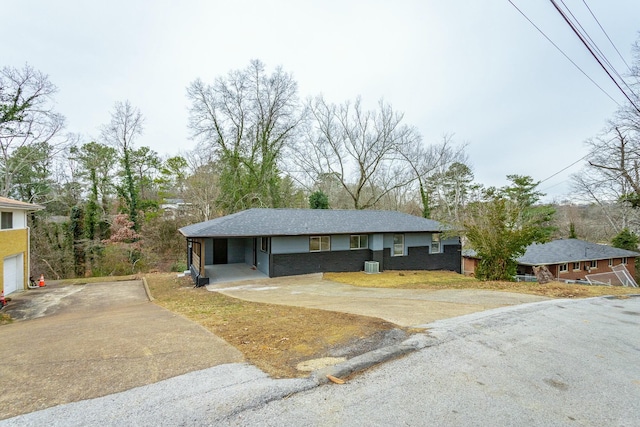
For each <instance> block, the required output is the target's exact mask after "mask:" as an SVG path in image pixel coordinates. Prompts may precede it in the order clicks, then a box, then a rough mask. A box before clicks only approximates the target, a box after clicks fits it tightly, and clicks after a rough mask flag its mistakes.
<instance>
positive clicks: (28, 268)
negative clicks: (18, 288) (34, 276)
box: [22, 217, 31, 290]
mask: <svg viewBox="0 0 640 427" xmlns="http://www.w3.org/2000/svg"><path fill="white" fill-rule="evenodd" d="M26 219H27V218H26V217H25V221H26ZM25 283H31V227H29V226H28V225H27V277H23V278H22V289H23V290H24V287H25V286H24V285H25Z"/></svg>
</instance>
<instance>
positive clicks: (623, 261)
mask: <svg viewBox="0 0 640 427" xmlns="http://www.w3.org/2000/svg"><path fill="white" fill-rule="evenodd" d="M627 261H629V260H628V259H627V257H624V258H622V263H623V264H624V265H627Z"/></svg>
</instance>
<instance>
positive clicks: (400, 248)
mask: <svg viewBox="0 0 640 427" xmlns="http://www.w3.org/2000/svg"><path fill="white" fill-rule="evenodd" d="M391 255H392V256H403V255H404V234H394V235H393V253H392V254H391Z"/></svg>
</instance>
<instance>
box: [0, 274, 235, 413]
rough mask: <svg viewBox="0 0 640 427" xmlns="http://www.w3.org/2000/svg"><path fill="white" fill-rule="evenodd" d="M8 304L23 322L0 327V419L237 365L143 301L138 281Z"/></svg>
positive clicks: (229, 352)
mask: <svg viewBox="0 0 640 427" xmlns="http://www.w3.org/2000/svg"><path fill="white" fill-rule="evenodd" d="M12 297H14V301H12V302H11V303H10V304H11V305H12V306H13V305H14V306H15V307H16V310H15V312H14V315H15V317H16V318H21V317H26V318H27V320H22V321H15V322H14V323H12V324H8V325H3V326H0V342H1V343H2V344H1V345H0V378H1V381H0V419H4V418H7V417H11V416H14V415H18V414H22V413H27V412H31V411H35V410H39V409H43V408H47V407H50V406H55V405H58V404H62V403H68V402H74V401H79V400H83V399H89V398H94V397H99V396H104V395H108V394H111V393H116V392H120V391H124V390H128V389H131V388H133V387H138V386H142V385H146V384H151V383H154V382H157V381H160V380H163V379H166V378H170V377H174V376H177V375H181V374H184V373H187V372H191V371H195V370H199V369H205V368H209V367H212V366H215V365H220V364H224V363H233V362H241V361H242V360H243V358H242V355H241V353H240V352H239V351H238V350H237V349H235V348H233V347H231V346H230V345H229V344H227V343H226V342H225V341H223V340H222V339H220V338H218V337H217V336H215V335H213V334H212V333H210V332H208V331H207V330H205V329H204V328H203V327H201V326H199V325H197V324H196V323H194V322H191V321H189V320H187V319H185V318H183V317H181V316H178V315H175V314H173V313H171V312H169V311H168V310H165V309H163V308H161V307H158V306H157V305H155V304H153V303H151V302H149V300H148V299H147V296H146V294H145V291H144V287H143V285H142V282H141V281H127V282H105V283H95V284H86V285H67V286H56V285H53V286H47V287H46V288H44V289H37V290H32V291H28V292H25V293H22V294H17V295H12ZM8 308H10V307H8ZM8 312H9V313H11V311H8ZM12 316H13V315H12Z"/></svg>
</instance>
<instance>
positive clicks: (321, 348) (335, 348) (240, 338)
mask: <svg viewBox="0 0 640 427" xmlns="http://www.w3.org/2000/svg"><path fill="white" fill-rule="evenodd" d="M147 283H148V285H149V289H150V291H151V294H152V295H153V297H154V299H155V301H154V302H156V303H157V304H159V305H161V306H163V307H165V308H167V309H169V310H171V311H173V312H176V313H179V314H181V315H183V316H185V317H187V318H189V319H191V320H193V321H195V322H198V323H199V324H201V325H202V326H204V327H205V328H207V329H208V330H210V331H211V332H213V333H214V334H216V335H218V336H219V337H221V338H223V339H224V340H225V341H227V342H228V343H230V344H232V345H233V346H234V347H236V348H237V349H238V350H240V351H241V352H242V353H243V354H244V356H245V358H246V359H247V360H248V361H249V362H251V363H253V364H254V365H256V366H257V367H259V368H260V369H262V370H263V371H265V372H267V373H269V374H270V375H271V376H273V377H276V378H280V377H303V376H306V375H308V373H304V372H300V371H298V370H297V369H296V366H297V365H298V364H299V363H300V362H303V361H306V360H309V359H317V358H321V357H327V356H331V357H352V356H355V355H357V354H362V353H364V352H366V351H369V350H372V349H374V348H379V347H381V346H384V345H387V344H388V343H390V342H396V341H398V340H401V339H404V338H405V337H406V336H407V334H406V332H405V331H403V330H402V329H401V328H398V327H397V325H394V324H393V323H390V322H386V321H384V320H381V319H377V318H372V317H365V316H357V315H353V314H347V313H339V312H335V311H326V310H316V309H308V308H301V307H292V306H286V305H275V304H264V303H257V302H250V301H244V300H240V299H236V298H232V297H229V296H226V295H222V294H220V293H218V292H209V291H207V290H206V289H205V288H194V287H193V283H192V282H191V279H190V278H188V277H183V278H179V277H176V275H175V274H154V275H149V276H147Z"/></svg>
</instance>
